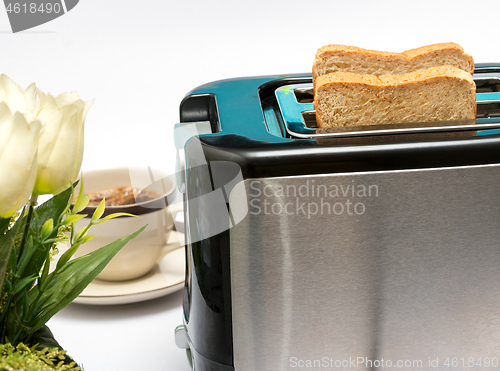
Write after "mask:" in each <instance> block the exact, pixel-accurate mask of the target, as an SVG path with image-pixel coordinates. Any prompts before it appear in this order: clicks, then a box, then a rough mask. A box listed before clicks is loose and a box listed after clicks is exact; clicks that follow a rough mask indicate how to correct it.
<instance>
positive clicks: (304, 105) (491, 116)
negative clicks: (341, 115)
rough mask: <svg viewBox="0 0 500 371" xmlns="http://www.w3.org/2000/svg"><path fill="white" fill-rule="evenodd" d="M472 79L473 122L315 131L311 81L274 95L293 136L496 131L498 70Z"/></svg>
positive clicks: (498, 122)
mask: <svg viewBox="0 0 500 371" xmlns="http://www.w3.org/2000/svg"><path fill="white" fill-rule="evenodd" d="M474 81H475V82H476V86H477V93H476V102H477V116H476V120H475V122H474V120H472V121H469V122H467V123H465V122H463V121H460V122H453V121H450V122H439V123H436V122H434V123H432V122H431V123H409V124H404V125H401V124H394V125H382V126H380V127H377V126H359V127H352V128H348V129H345V128H332V129H328V130H321V131H318V130H317V129H318V125H317V123H316V112H315V110H314V104H313V100H314V95H313V89H312V84H311V83H301V84H294V85H286V86H282V87H280V88H278V89H276V91H275V96H276V101H277V103H278V107H279V110H280V112H281V116H282V120H283V123H284V126H285V128H286V131H287V133H288V135H290V136H291V137H295V138H305V139H306V138H308V139H319V138H351V137H368V136H385V135H400V134H429V133H450V132H478V135H487V134H498V131H495V132H493V131H489V130H490V129H500V73H499V72H497V71H495V72H486V73H478V74H477V75H475V76H474ZM486 130H488V131H486ZM471 135H475V133H472V134H471ZM469 136H470V135H469ZM408 138H410V137H408Z"/></svg>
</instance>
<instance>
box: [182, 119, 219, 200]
mask: <svg viewBox="0 0 500 371" xmlns="http://www.w3.org/2000/svg"><path fill="white" fill-rule="evenodd" d="M211 133H212V127H211V125H210V121H197V122H183V123H180V124H175V126H174V142H175V148H176V149H177V151H176V152H177V159H176V161H175V174H176V181H177V188H178V189H179V192H181V193H184V192H185V188H186V186H185V185H186V156H185V153H184V146H185V145H186V142H187V141H188V140H189V139H190V138H192V137H194V136H196V135H200V134H211ZM200 156H203V151H202V150H201V148H200ZM198 160H200V161H203V158H200V159H198Z"/></svg>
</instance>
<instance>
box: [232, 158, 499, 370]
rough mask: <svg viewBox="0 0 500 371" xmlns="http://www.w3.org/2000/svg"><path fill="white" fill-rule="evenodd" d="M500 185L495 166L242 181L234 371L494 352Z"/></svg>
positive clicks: (425, 363) (236, 203) (360, 366)
mask: <svg viewBox="0 0 500 371" xmlns="http://www.w3.org/2000/svg"><path fill="white" fill-rule="evenodd" d="M499 185H500V166H499V165H488V166H474V167H463V168H446V169H426V170H412V171H388V172H373V173H349V174H337V175H324V176H301V177H285V178H266V179H255V180H252V179H248V180H245V181H244V182H241V183H239V184H238V185H237V186H236V187H235V189H234V190H233V191H232V193H231V195H230V198H229V200H230V208H231V213H232V215H237V213H238V210H247V212H248V215H247V216H246V218H244V219H243V220H242V221H241V222H240V223H239V224H238V225H236V226H234V227H233V228H232V229H231V230H230V249H231V250H230V262H231V298H232V319H233V323H232V325H233V349H234V367H235V370H236V371H253V370H256V371H257V370H274V371H280V370H289V369H297V368H298V369H308V370H320V369H325V366H326V365H327V364H328V363H329V362H330V365H334V366H335V365H338V366H340V367H338V366H335V367H331V368H330V369H353V370H367V369H389V368H394V367H396V362H398V361H401V360H402V361H406V360H415V361H417V362H418V361H421V362H422V367H420V364H418V363H417V364H414V365H413V366H412V367H407V368H406V369H420V368H422V369H431V368H432V369H443V370H444V369H447V370H448V369H450V367H447V366H445V365H444V363H445V361H446V359H447V357H465V358H466V359H467V357H475V359H477V358H479V357H483V358H484V357H490V358H491V357H498V358H499V359H500V221H499V217H498V216H499V214H500V197H498V193H499V190H500V187H499ZM247 198H248V200H247ZM327 204H328V205H329V208H328V206H326V205H327ZM314 205H316V206H314ZM340 205H343V207H341V206H340ZM358 357H360V358H358ZM353 359H355V360H356V362H355V363H352V360H353ZM436 359H439V360H438V361H439V365H438V367H429V362H431V361H435V360H436ZM381 360H385V365H386V366H387V361H389V360H390V361H391V364H392V367H382V366H381V364H380V361H381ZM370 361H371V362H372V363H370ZM376 361H378V362H379V363H378V366H377V363H375V364H373V362H376ZM307 362H309V363H307ZM332 362H333V363H332ZM335 362H344V363H341V364H340V363H335ZM345 362H351V363H348V366H346V363H345ZM301 365H302V367H303V368H300V366H301ZM308 365H309V366H308ZM353 365H355V367H353ZM432 366H434V365H432ZM459 369H468V368H467V365H465V367H459Z"/></svg>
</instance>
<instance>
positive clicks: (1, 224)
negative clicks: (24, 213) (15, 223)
mask: <svg viewBox="0 0 500 371" xmlns="http://www.w3.org/2000/svg"><path fill="white" fill-rule="evenodd" d="M9 223H10V218H7V219H5V218H0V235H2V234H3V233H4V232H5V231H6V230H7V228H8V227H9Z"/></svg>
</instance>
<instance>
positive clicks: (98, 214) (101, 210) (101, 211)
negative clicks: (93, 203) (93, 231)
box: [91, 198, 106, 222]
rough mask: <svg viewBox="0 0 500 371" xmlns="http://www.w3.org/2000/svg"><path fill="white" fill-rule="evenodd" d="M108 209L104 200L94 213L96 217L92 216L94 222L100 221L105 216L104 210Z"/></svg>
mask: <svg viewBox="0 0 500 371" xmlns="http://www.w3.org/2000/svg"><path fill="white" fill-rule="evenodd" d="M105 209H106V200H105V199H104V198H103V199H102V201H101V202H100V203H99V206H97V208H96V209H95V211H94V215H92V220H91V221H92V222H95V221H96V220H97V219H99V218H100V217H101V216H102V214H104V210H105Z"/></svg>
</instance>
